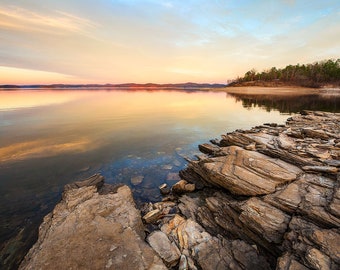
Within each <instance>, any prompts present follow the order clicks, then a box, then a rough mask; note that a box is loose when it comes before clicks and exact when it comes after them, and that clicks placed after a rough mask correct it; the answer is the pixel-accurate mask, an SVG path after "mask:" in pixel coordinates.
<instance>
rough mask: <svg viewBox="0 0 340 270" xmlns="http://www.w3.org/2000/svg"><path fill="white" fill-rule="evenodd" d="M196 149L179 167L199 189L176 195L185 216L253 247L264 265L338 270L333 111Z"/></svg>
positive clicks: (337, 150)
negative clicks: (197, 154) (192, 158)
mask: <svg viewBox="0 0 340 270" xmlns="http://www.w3.org/2000/svg"><path fill="white" fill-rule="evenodd" d="M200 150H201V151H202V152H204V153H206V155H205V156H200V158H199V160H197V161H191V163H190V164H189V166H188V168H187V169H186V170H185V171H183V172H182V177H183V178H184V179H186V180H188V181H191V182H194V183H196V186H201V187H203V191H201V192H200V194H196V195H195V196H194V195H185V196H182V197H181V198H180V199H179V200H180V204H179V208H180V209H181V211H182V213H184V214H185V216H186V217H187V218H190V219H195V220H197V221H198V222H199V223H200V224H201V225H202V226H203V228H204V229H206V230H207V231H209V232H212V233H214V234H216V233H218V234H220V235H223V237H227V238H228V239H241V240H243V241H245V242H246V243H247V244H250V245H256V247H257V249H258V251H260V254H261V252H262V254H264V255H265V257H266V258H267V260H268V262H270V263H271V268H276V269H278V270H281V269H282V270H287V269H340V260H339V259H340V256H339V254H340V230H339V226H340V204H339V203H340V201H339V194H340V191H339V185H340V183H339V181H340V176H339V167H340V114H332V113H324V112H307V111H305V112H303V113H302V115H297V116H294V117H292V118H290V119H288V121H287V124H286V125H282V126H278V125H276V124H265V125H263V126H259V127H255V128H253V129H251V130H248V131H243V130H238V131H235V132H232V133H229V134H226V135H223V136H222V140H221V141H220V142H217V143H216V142H215V144H213V145H210V144H204V145H201V146H200ZM202 183H203V184H202ZM206 186H214V187H219V188H223V189H224V191H222V190H215V189H213V188H211V189H210V191H209V192H207V188H206ZM234 241H236V240H234ZM237 241H240V240H237ZM200 267H202V265H200ZM242 267H243V266H242ZM242 267H241V268H242ZM202 269H211V268H205V267H202ZM226 269H228V268H226ZM242 269H254V268H247V267H244V268H242ZM259 269H262V268H259Z"/></svg>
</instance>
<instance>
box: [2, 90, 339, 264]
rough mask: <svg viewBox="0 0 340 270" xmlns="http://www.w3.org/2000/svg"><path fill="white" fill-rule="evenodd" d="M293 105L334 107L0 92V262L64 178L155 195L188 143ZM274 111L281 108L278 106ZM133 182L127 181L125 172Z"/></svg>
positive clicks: (329, 105)
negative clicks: (93, 178) (99, 179)
mask: <svg viewBox="0 0 340 270" xmlns="http://www.w3.org/2000/svg"><path fill="white" fill-rule="evenodd" d="M301 109H320V110H328V111H337V110H339V98H338V97H336V98H331V99H328V98H326V99H325V98H324V97H321V96H318V95H309V96H298V95H294V97H288V98H287V96H286V97H281V96H280V95H278V96H271V97H262V98H261V97H260V96H253V95H243V96H242V94H227V93H225V92H221V91H218V92H214V91H206V90H205V91H184V90H157V91H150V90H133V91H132V90H112V89H107V90H102V89H101V90H99V89H92V90H71V89H63V90H52V89H43V90H20V91H0V223H1V224H0V243H1V246H0V248H1V250H0V255H1V257H0V258H1V263H2V264H4V263H6V265H7V266H9V265H10V262H11V261H18V258H21V257H22V255H23V254H24V252H25V251H26V250H27V248H28V246H29V245H30V243H31V242H32V241H34V239H35V237H36V232H37V228H38V224H40V222H41V220H42V217H43V216H44V215H45V214H47V213H48V212H49V211H50V210H51V209H52V208H53V206H54V205H55V203H56V202H57V201H58V200H60V195H61V192H62V187H63V186H64V185H65V184H66V183H69V182H73V181H75V180H79V179H82V178H85V177H88V176H90V175H92V174H94V173H101V174H103V175H104V176H105V178H106V182H108V183H119V182H122V183H125V184H128V185H129V186H131V187H132V189H133V191H134V196H135V199H136V201H137V203H141V202H143V201H149V200H151V201H156V200H158V199H160V194H159V190H158V186H159V185H160V184H162V183H168V184H169V185H172V184H173V183H174V182H175V179H176V173H178V171H179V170H181V169H182V168H184V167H185V164H186V161H185V159H184V158H185V157H191V158H192V157H193V156H194V155H195V153H197V145H198V144H199V143H203V142H207V141H209V139H213V138H215V137H218V136H219V135H220V134H223V133H226V132H230V131H233V130H235V129H240V128H242V129H247V128H250V127H252V126H255V125H259V124H262V123H265V122H276V123H279V124H283V123H284V122H285V120H286V119H287V118H288V117H289V114H291V113H294V112H297V111H299V110H301ZM280 111H281V112H282V113H281V112H280ZM137 176H138V177H139V178H138V179H142V182H141V183H140V184H137V185H134V184H132V183H131V179H132V178H134V177H137Z"/></svg>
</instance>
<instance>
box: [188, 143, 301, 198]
mask: <svg viewBox="0 0 340 270" xmlns="http://www.w3.org/2000/svg"><path fill="white" fill-rule="evenodd" d="M223 153H224V154H225V156H223V157H216V158H208V159H206V160H202V161H200V162H198V163H197V164H194V170H195V172H196V173H198V174H199V175H200V176H201V177H203V178H204V179H205V180H206V181H208V182H210V183H212V184H214V185H217V186H220V187H223V188H225V189H227V190H229V191H230V192H232V193H234V194H238V195H248V196H250V195H263V194H269V193H273V192H274V191H275V189H276V187H277V186H279V185H282V184H284V183H287V182H290V181H293V180H295V179H296V178H297V175H298V174H299V173H301V170H300V169H299V168H297V167H296V166H293V165H290V164H288V163H286V162H284V161H281V160H278V159H273V158H269V157H268V156H265V155H263V154H260V153H257V152H254V151H247V150H244V149H242V148H240V147H237V146H230V147H225V148H223Z"/></svg>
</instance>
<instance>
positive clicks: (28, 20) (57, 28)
mask: <svg viewBox="0 0 340 270" xmlns="http://www.w3.org/2000/svg"><path fill="white" fill-rule="evenodd" d="M0 16H1V17H2V19H1V21H0V28H5V29H12V30H19V31H36V32H53V33H62V32H63V31H70V32H77V33H79V32H83V33H86V32H90V31H91V30H93V29H94V28H96V27H98V24H97V23H94V22H92V21H90V20H88V19H84V18H81V17H78V16H75V15H72V14H70V13H67V12H63V11H54V12H52V13H51V14H43V13H38V12H36V11H32V10H29V9H25V8H21V7H17V6H10V7H0Z"/></svg>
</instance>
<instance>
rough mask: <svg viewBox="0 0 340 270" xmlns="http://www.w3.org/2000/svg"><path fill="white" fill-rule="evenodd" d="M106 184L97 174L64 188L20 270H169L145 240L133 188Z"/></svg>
mask: <svg viewBox="0 0 340 270" xmlns="http://www.w3.org/2000/svg"><path fill="white" fill-rule="evenodd" d="M103 181H104V178H103V177H102V176H100V175H94V176H93V177H91V178H89V179H87V180H85V181H82V182H77V183H74V184H70V185H67V186H66V187H65V191H64V193H63V197H62V200H61V202H60V203H59V204H57V206H56V207H55V209H54V210H53V212H51V213H50V214H48V215H47V216H46V217H45V218H44V222H43V223H42V224H41V226H40V229H39V239H38V241H37V243H36V244H35V245H34V246H33V247H32V248H31V250H30V251H29V253H28V254H27V255H26V257H25V259H24V261H23V262H22V263H21V265H20V268H19V269H167V267H166V266H165V265H164V264H163V262H162V260H161V258H160V257H159V256H158V255H157V253H156V252H155V251H154V250H153V249H152V248H151V247H150V246H149V245H148V244H147V243H146V242H145V241H144V239H145V233H144V227H143V223H142V220H141V217H140V213H139V211H138V210H137V209H136V207H135V203H134V201H133V198H132V193H131V190H130V189H129V187H127V186H116V187H113V186H109V185H105V184H104V182H103Z"/></svg>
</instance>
